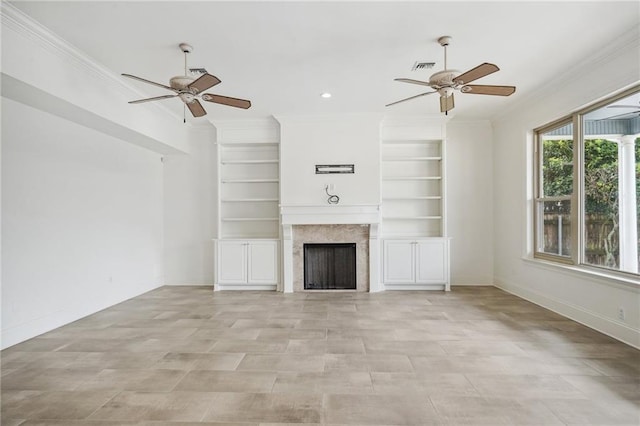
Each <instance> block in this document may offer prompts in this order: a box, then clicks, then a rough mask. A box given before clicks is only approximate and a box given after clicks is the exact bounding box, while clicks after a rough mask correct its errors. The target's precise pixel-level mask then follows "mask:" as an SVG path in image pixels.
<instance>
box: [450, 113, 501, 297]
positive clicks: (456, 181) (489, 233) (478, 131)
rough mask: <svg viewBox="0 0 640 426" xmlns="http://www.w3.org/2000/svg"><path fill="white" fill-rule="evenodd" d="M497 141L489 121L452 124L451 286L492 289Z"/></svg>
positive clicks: (453, 121) (456, 122)
mask: <svg viewBox="0 0 640 426" xmlns="http://www.w3.org/2000/svg"><path fill="white" fill-rule="evenodd" d="M492 137H493V132H492V128H491V124H490V123H489V122H488V121H468V122H465V121H462V122H459V121H455V120H452V121H450V122H449V123H447V147H446V149H447V153H446V154H447V157H446V161H447V224H448V225H447V228H448V234H449V237H451V284H452V285H493V250H492V247H493V181H492V178H493V154H492Z"/></svg>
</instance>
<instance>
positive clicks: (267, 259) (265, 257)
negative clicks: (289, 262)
mask: <svg viewBox="0 0 640 426" xmlns="http://www.w3.org/2000/svg"><path fill="white" fill-rule="evenodd" d="M248 250H249V268H248V274H249V276H248V278H249V283H250V284H275V283H277V282H278V263H277V262H278V243H277V242H275V241H265V242H250V243H249V245H248Z"/></svg>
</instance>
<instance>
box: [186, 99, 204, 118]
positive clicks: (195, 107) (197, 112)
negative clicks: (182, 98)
mask: <svg viewBox="0 0 640 426" xmlns="http://www.w3.org/2000/svg"><path fill="white" fill-rule="evenodd" d="M186 105H187V108H189V111H191V114H193V116H194V117H202V116H203V115H207V111H205V110H204V108H203V107H202V104H201V103H200V102H198V100H197V99H194V100H193V101H191V102H187V103H186Z"/></svg>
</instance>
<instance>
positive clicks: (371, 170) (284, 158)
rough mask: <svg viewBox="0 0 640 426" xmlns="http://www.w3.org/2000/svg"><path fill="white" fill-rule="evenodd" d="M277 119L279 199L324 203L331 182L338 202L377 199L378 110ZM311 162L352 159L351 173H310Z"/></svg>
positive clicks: (290, 202)
mask: <svg viewBox="0 0 640 426" xmlns="http://www.w3.org/2000/svg"><path fill="white" fill-rule="evenodd" d="M276 118H277V119H278V121H279V122H280V202H281V204H283V205H327V194H326V193H325V190H324V187H325V185H326V184H334V185H335V190H334V193H335V194H337V195H338V196H339V197H340V204H341V205H357V204H379V203H380V121H381V119H382V117H381V116H378V115H367V114H363V115H341V116H331V117H295V116H292V117H286V116H278V117H276ZM316 164H354V165H355V173H354V174H319V175H317V174H315V166H316Z"/></svg>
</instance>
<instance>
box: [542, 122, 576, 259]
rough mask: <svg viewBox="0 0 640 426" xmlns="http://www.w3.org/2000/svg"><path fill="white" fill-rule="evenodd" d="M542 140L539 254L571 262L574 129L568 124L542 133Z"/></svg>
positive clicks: (562, 123) (560, 124)
mask: <svg viewBox="0 0 640 426" xmlns="http://www.w3.org/2000/svg"><path fill="white" fill-rule="evenodd" d="M538 138H539V144H538V156H539V164H540V167H541V173H540V177H539V185H538V191H537V192H538V197H537V199H536V217H537V219H538V221H539V225H538V227H537V228H538V229H537V233H536V243H537V251H538V252H539V253H544V254H547V255H551V256H555V257H560V258H566V259H565V260H567V259H569V257H570V256H571V252H572V250H571V245H572V244H571V198H572V196H573V169H574V167H573V125H572V124H571V121H570V120H565V121H563V122H561V123H559V124H557V125H552V126H550V127H549V128H547V129H544V130H542V131H540V132H539V134H538Z"/></svg>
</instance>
